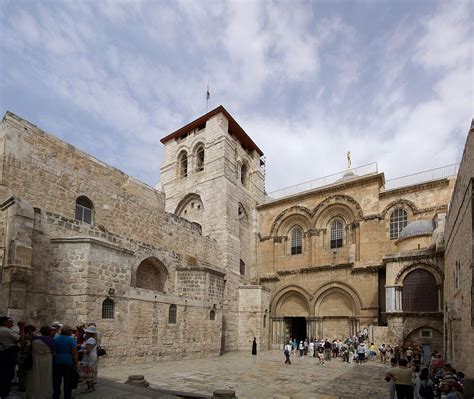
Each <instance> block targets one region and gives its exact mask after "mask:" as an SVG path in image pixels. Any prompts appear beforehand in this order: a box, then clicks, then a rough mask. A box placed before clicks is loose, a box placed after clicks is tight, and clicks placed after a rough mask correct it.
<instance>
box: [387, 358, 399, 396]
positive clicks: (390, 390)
mask: <svg viewBox="0 0 474 399" xmlns="http://www.w3.org/2000/svg"><path fill="white" fill-rule="evenodd" d="M397 365H398V363H397V359H395V358H394V357H392V358H391V359H390V367H391V368H392V369H393V368H395V367H397ZM385 381H387V398H388V399H395V380H394V378H393V375H392V374H391V373H390V371H387V374H386V375H385Z"/></svg>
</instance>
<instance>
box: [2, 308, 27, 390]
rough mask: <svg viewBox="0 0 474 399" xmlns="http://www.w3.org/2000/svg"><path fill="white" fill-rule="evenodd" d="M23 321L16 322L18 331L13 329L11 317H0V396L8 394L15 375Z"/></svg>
mask: <svg viewBox="0 0 474 399" xmlns="http://www.w3.org/2000/svg"><path fill="white" fill-rule="evenodd" d="M24 324H25V323H18V326H19V328H20V330H19V331H20V332H19V333H17V332H15V331H14V330H13V328H12V327H13V319H12V318H10V317H8V316H2V317H0V397H2V398H6V397H8V395H9V394H10V390H11V383H12V380H13V377H14V376H15V366H16V362H17V359H18V351H19V349H20V347H19V346H18V341H20V337H21V335H22V334H23V326H24Z"/></svg>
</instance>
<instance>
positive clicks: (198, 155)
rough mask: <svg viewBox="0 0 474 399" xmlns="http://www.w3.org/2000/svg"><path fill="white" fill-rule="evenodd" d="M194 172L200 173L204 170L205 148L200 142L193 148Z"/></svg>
mask: <svg viewBox="0 0 474 399" xmlns="http://www.w3.org/2000/svg"><path fill="white" fill-rule="evenodd" d="M192 154H193V158H194V168H193V169H194V170H195V171H197V172H200V171H202V170H204V163H205V161H206V146H205V144H204V142H203V141H202V140H199V141H198V142H196V143H195V144H194V146H193V151H192Z"/></svg>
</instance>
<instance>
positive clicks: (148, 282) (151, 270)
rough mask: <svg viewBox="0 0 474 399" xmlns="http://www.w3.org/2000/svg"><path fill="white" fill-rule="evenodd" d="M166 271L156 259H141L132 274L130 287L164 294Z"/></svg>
mask: <svg viewBox="0 0 474 399" xmlns="http://www.w3.org/2000/svg"><path fill="white" fill-rule="evenodd" d="M167 283H168V269H167V268H166V266H165V265H164V264H163V262H161V261H160V260H159V259H158V258H156V257H154V256H150V257H148V258H145V259H143V260H142V261H141V262H140V263H139V265H138V266H137V268H136V270H135V271H134V272H133V273H132V282H131V285H132V286H134V287H137V288H144V289H147V290H152V291H159V292H166V288H167Z"/></svg>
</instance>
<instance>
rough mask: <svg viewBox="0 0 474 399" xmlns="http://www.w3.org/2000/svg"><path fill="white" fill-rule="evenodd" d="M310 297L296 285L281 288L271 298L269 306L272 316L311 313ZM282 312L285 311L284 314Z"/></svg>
mask: <svg viewBox="0 0 474 399" xmlns="http://www.w3.org/2000/svg"><path fill="white" fill-rule="evenodd" d="M310 300H311V297H310V295H309V293H308V292H307V291H306V290H305V289H304V288H301V287H299V286H296V285H290V286H287V287H284V288H282V289H281V290H280V291H279V292H278V293H277V294H276V295H275V297H274V298H273V300H272V304H271V306H270V310H271V314H272V316H278V317H282V316H296V317H299V316H302V317H308V316H310V314H311V307H310ZM284 312H287V314H285V313H284Z"/></svg>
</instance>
